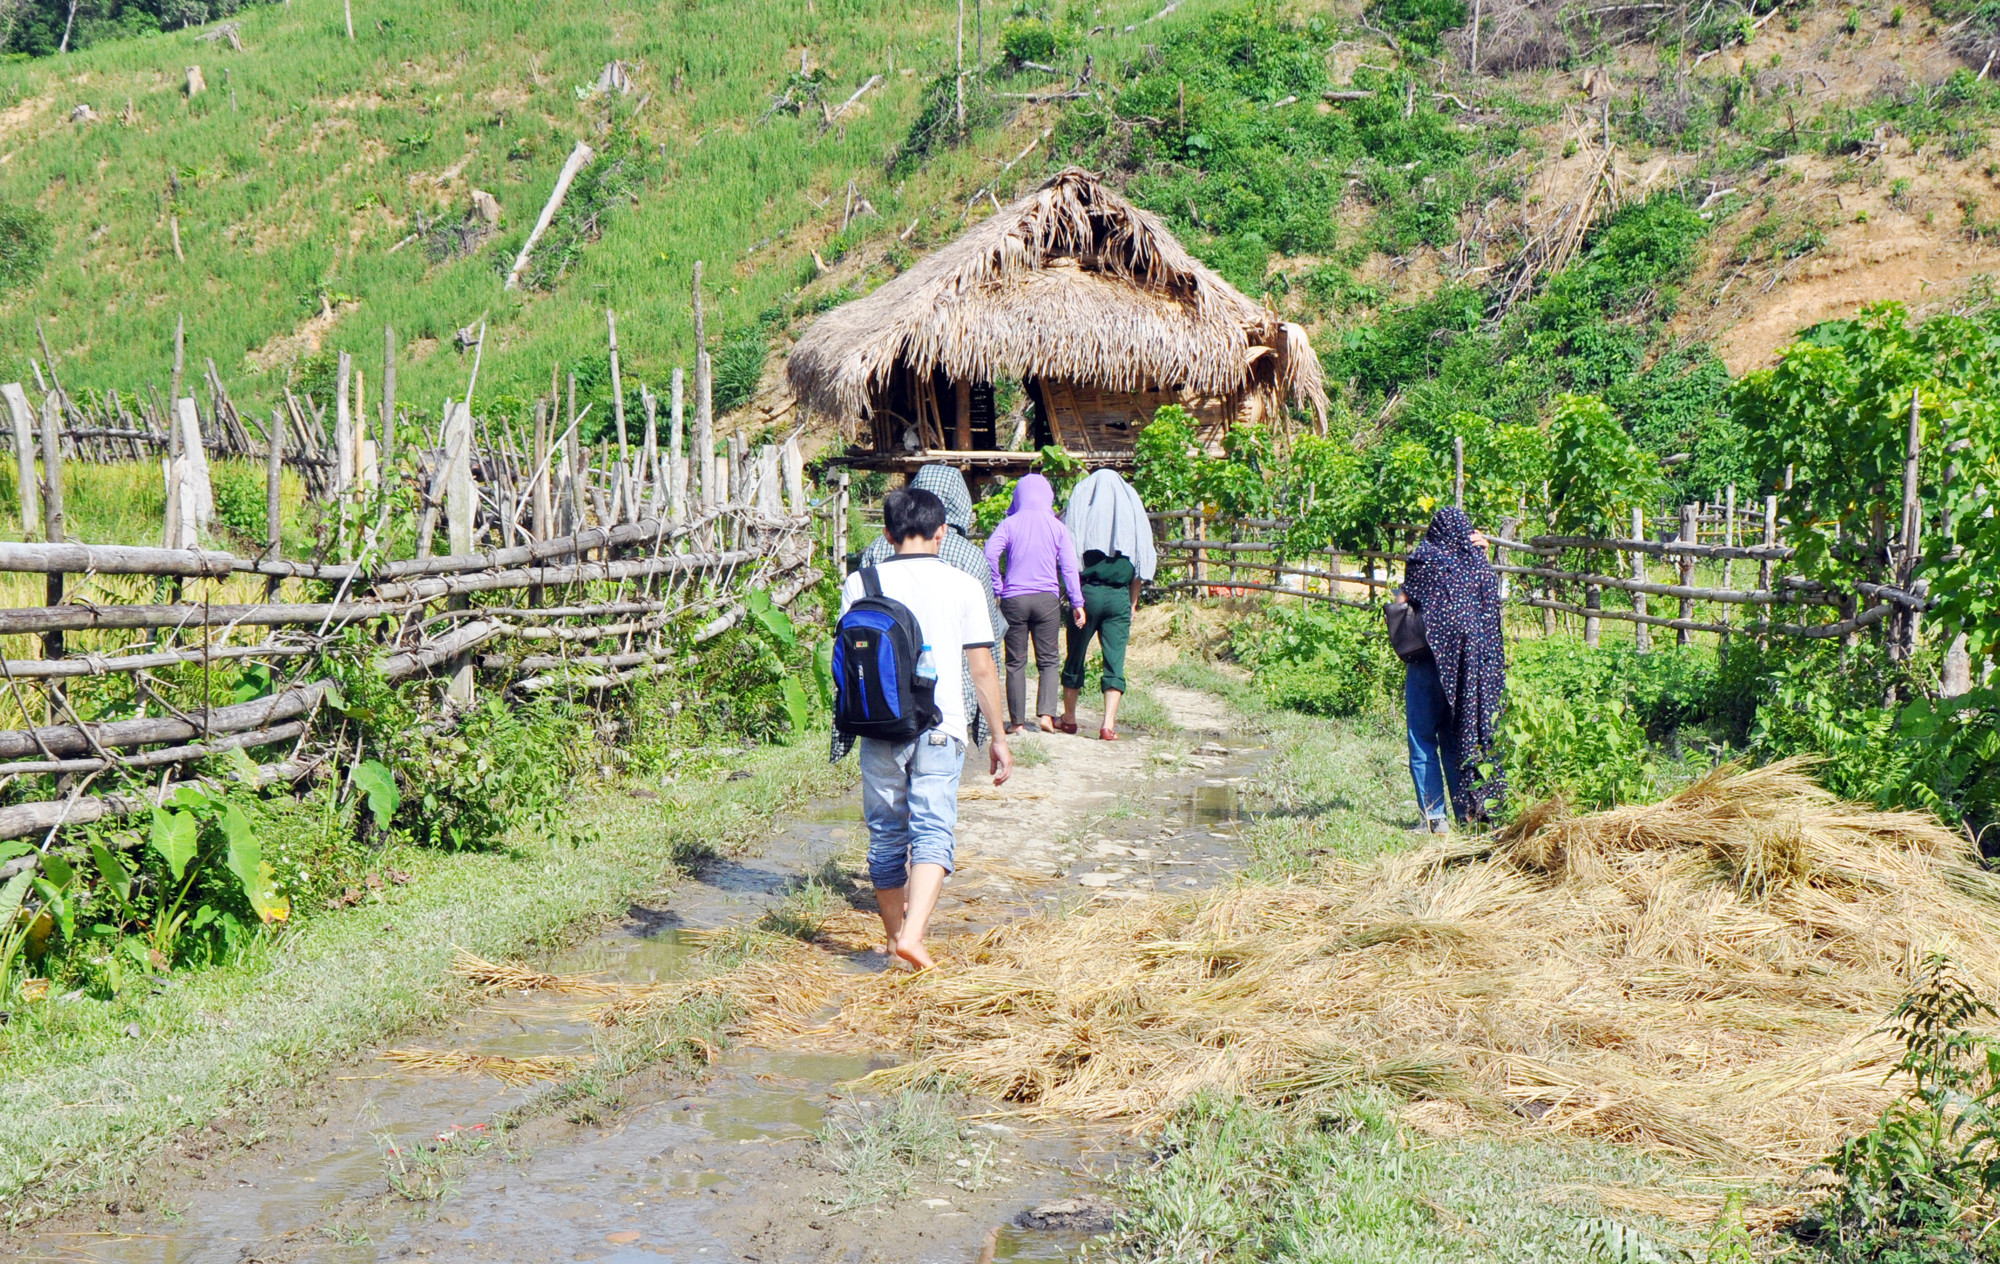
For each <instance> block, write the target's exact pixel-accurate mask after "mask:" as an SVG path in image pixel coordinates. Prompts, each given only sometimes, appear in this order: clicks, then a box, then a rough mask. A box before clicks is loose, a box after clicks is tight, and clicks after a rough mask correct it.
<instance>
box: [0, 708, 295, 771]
mask: <svg viewBox="0 0 2000 1264" xmlns="http://www.w3.org/2000/svg"><path fill="white" fill-rule="evenodd" d="M305 731H306V721H304V720H292V721H289V722H287V723H285V724H277V725H273V726H272V727H270V728H268V729H252V730H251V731H250V732H248V733H236V734H232V735H231V736H228V737H219V738H214V739H212V740H210V741H206V742H196V743H193V744H191V745H187V746H169V747H165V748H164V749H161V750H156V751H145V752H143V753H141V754H137V755H128V756H126V757H125V758H123V759H120V760H118V762H117V766H118V767H120V768H158V767H160V766H162V765H164V764H179V763H185V762H187V761H189V760H193V759H206V758H208V757H209V756H210V755H220V754H222V753H223V752H225V751H232V750H239V749H245V750H247V749H250V748H253V747H258V746H269V745H270V744H271V743H273V742H289V741H292V740H293V739H295V738H297V737H298V736H299V735H300V734H301V733H304V732H305ZM110 767H112V762H111V761H110V760H108V759H104V758H101V757H99V758H92V759H42V760H34V759H29V760H22V761H20V762H18V763H12V764H0V776H37V775H51V774H61V773H78V772H101V771H103V770H104V769H106V768H110Z"/></svg>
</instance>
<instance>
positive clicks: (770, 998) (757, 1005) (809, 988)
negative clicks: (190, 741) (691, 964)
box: [590, 931, 839, 1042]
mask: <svg viewBox="0 0 2000 1264" xmlns="http://www.w3.org/2000/svg"><path fill="white" fill-rule="evenodd" d="M683 934H684V935H685V934H687V932H683ZM750 934H752V935H754V936H755V937H756V940H757V943H756V944H755V948H756V950H757V951H758V953H759V955H758V956H757V957H756V958H754V959H753V960H750V961H746V962H744V963H743V964H742V965H739V966H736V967H735V968H733V969H728V970H721V971H717V972H715V973H710V974H703V975H700V976H698V977H696V978H692V979H688V980H685V981H683V982H678V983H659V984H653V985H651V986H648V987H644V988H634V989H632V990H631V991H629V992H627V993H626V994H624V995H623V996H621V997H619V998H618V999H617V1000H614V1001H612V1002H610V1003H609V1004H606V1005H601V1006H598V1007H597V1008H596V1009H594V1010H592V1011H591V1013H590V1017H591V1020H592V1021H593V1022H597V1023H601V1024H603V1025H605V1026H629V1025H634V1024H637V1023H640V1022H644V1021H646V1020H648V1019H652V1018H657V1017H659V1016H661V1015H664V1014H666V1013H667V1012H669V1011H671V1010H673V1009H675V1008H676V1007H678V1006H680V1005H683V1004H686V1003H689V1002H694V1001H700V1000H704V999H720V1000H723V1001H725V1002H727V1003H728V1005H729V1006H730V1008H731V1009H733V1010H734V1011H735V1012H736V1013H737V1014H738V1015H739V1016H740V1017H739V1019H738V1021H737V1022H736V1023H734V1024H732V1028H731V1029H732V1030H733V1031H734V1032H735V1033H736V1034H738V1035H740V1036H742V1037H744V1038H745V1039H748V1040H751V1041H753V1042H757V1041H783V1040H791V1039H796V1038H797V1037H799V1036H802V1035H805V1034H807V1033H808V1032H815V1031H817V1030H819V1029H820V1027H821V1025H822V1024H823V1022H824V1019H825V1016H826V1013H827V1010H828V1007H829V1006H831V1005H832V1004H833V1001H834V999H835V997H836V996H837V995H838V992H839V976H838V975H836V974H835V972H834V969H833V965H832V963H831V961H829V960H828V958H827V956H826V955H825V954H824V953H819V952H814V951H812V950H811V949H810V948H808V947H807V946H806V945H804V944H801V943H799V942H797V941H796V940H790V939H786V938H784V937H783V936H779V935H768V934H766V933H764V932H750ZM701 938H703V939H706V940H708V941H709V949H710V951H713V950H714V949H715V948H716V947H718V946H720V945H721V944H722V943H723V942H724V940H725V939H726V938H727V939H732V940H733V939H738V938H741V934H740V933H738V934H732V933H731V932H726V931H711V932H706V933H704V934H703V935H702V936H701Z"/></svg>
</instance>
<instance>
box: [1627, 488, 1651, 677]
mask: <svg viewBox="0 0 2000 1264" xmlns="http://www.w3.org/2000/svg"><path fill="white" fill-rule="evenodd" d="M1632 538H1633V539H1634V540H1643V539H1645V538H1646V511H1645V510H1643V509H1641V508H1640V507H1639V506H1637V505H1634V506H1632ZM1632 578H1633V579H1635V580H1637V581H1639V582H1640V583H1642V584H1643V583H1645V582H1646V553H1645V550H1643V549H1633V550H1632ZM1632 613H1633V614H1636V615H1639V616H1641V618H1643V617H1644V616H1645V614H1646V594H1645V593H1643V592H1638V591H1634V592H1633V594H1632ZM1632 628H1633V632H1632V639H1633V643H1634V645H1635V646H1636V648H1637V649H1638V652H1639V653H1641V654H1650V653H1652V651H1653V629H1652V626H1651V625H1650V624H1646V623H1641V622H1634V623H1633V625H1632Z"/></svg>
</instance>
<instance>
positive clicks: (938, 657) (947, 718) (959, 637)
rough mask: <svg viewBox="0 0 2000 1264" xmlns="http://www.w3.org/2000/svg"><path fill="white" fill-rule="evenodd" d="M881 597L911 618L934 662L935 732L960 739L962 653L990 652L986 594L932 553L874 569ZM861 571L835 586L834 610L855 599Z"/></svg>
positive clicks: (899, 557) (911, 555)
mask: <svg viewBox="0 0 2000 1264" xmlns="http://www.w3.org/2000/svg"><path fill="white" fill-rule="evenodd" d="M875 574H876V575H877V576H878V577H879V578H880V580H881V583H882V595H883V596H884V597H888V598H891V599H893V600H896V601H900V602H902V603H903V604H904V605H906V606H908V607H909V608H910V613H911V614H913V615H915V616H917V626H918V627H920V628H922V629H923V630H924V643H925V644H926V645H929V646H930V647H931V658H932V659H933V660H934V661H935V662H936V663H937V674H938V678H937V694H936V697H937V705H938V710H939V711H941V712H942V713H943V718H942V719H940V720H939V721H938V723H937V728H938V731H939V732H943V733H949V734H951V735H952V736H953V737H955V738H957V739H958V740H959V741H961V742H963V741H965V740H966V733H965V723H966V721H967V720H968V719H969V718H970V717H969V716H967V715H966V714H965V651H966V650H968V649H976V648H978V647H980V646H984V647H985V648H987V649H992V648H993V624H992V621H991V620H989V619H988V618H987V616H986V590H985V589H984V588H981V587H980V586H979V581H978V580H976V579H974V578H973V577H972V576H970V575H968V574H966V573H965V572H964V571H962V570H959V569H958V568H957V567H956V566H953V565H952V564H951V563H949V562H941V561H939V560H938V559H937V556H936V555H935V554H932V553H898V554H896V555H895V556H894V557H890V558H886V559H884V560H883V561H882V562H880V563H879V564H877V566H876V568H875ZM863 595H864V590H863V588H862V587H861V572H859V571H856V572H855V573H854V574H852V575H849V576H848V577H847V582H846V583H844V584H842V585H841V586H840V612H841V613H842V614H846V613H847V608H848V607H849V606H851V605H853V604H854V603H855V602H857V601H859V600H861V598H862V596H863Z"/></svg>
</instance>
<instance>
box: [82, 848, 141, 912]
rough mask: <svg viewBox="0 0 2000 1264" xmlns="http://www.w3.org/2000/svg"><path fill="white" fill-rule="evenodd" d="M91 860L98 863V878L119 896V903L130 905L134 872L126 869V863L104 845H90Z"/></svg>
mask: <svg viewBox="0 0 2000 1264" xmlns="http://www.w3.org/2000/svg"><path fill="white" fill-rule="evenodd" d="M90 858H91V860H93V861H95V862H96V864H97V873H98V876H99V877H101V878H103V879H104V885H105V886H106V887H107V888H109V889H110V890H111V891H112V892H113V893H114V894H116V895H117V896H118V902H119V903H120V904H125V903H129V902H130V901H131V899H132V871H131V870H130V869H127V868H126V867H125V862H124V861H122V860H120V859H119V858H118V857H117V856H115V855H113V854H112V852H111V849H110V848H108V847H106V846H105V845H104V844H103V843H92V844H91V845H90Z"/></svg>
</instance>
